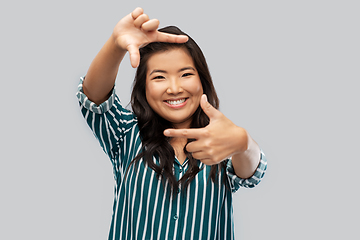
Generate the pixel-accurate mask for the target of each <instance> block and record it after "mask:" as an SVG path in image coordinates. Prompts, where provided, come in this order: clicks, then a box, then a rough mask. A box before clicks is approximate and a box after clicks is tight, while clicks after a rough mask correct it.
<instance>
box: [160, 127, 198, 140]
mask: <svg viewBox="0 0 360 240" xmlns="http://www.w3.org/2000/svg"><path fill="white" fill-rule="evenodd" d="M164 135H165V136H167V137H180V138H192V139H199V137H200V136H201V135H202V130H201V129H166V130H165V131H164Z"/></svg>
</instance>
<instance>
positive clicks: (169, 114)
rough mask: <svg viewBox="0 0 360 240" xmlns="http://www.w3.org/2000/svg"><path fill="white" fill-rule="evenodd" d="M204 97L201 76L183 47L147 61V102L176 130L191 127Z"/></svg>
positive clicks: (156, 55)
mask: <svg viewBox="0 0 360 240" xmlns="http://www.w3.org/2000/svg"><path fill="white" fill-rule="evenodd" d="M202 94H203V88H202V85H201V81H200V77H199V74H198V72H197V70H196V68H195V66H194V63H193V60H192V58H191V57H190V55H189V54H188V53H187V52H186V51H185V50H184V49H182V48H175V49H170V50H168V51H165V52H159V53H155V54H154V55H153V56H151V57H150V58H149V60H148V62H147V73H146V99H147V101H148V103H149V105H150V107H151V108H152V109H153V110H154V111H155V112H156V113H157V114H159V115H160V116H161V117H162V118H164V119H166V120H168V121H170V122H171V123H173V125H174V127H175V128H189V127H190V123H191V121H192V116H193V114H194V113H195V111H196V109H197V108H198V107H199V104H200V98H201V96H202Z"/></svg>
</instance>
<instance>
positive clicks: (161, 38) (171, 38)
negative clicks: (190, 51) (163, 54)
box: [157, 32, 189, 43]
mask: <svg viewBox="0 0 360 240" xmlns="http://www.w3.org/2000/svg"><path fill="white" fill-rule="evenodd" d="M188 40H189V38H188V37H187V36H185V35H175V34H170V33H162V32H159V33H158V35H157V41H158V42H170V43H185V42H187V41H188Z"/></svg>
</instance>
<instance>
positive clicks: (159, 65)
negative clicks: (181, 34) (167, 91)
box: [147, 48, 195, 75]
mask: <svg viewBox="0 0 360 240" xmlns="http://www.w3.org/2000/svg"><path fill="white" fill-rule="evenodd" d="M188 67H192V68H194V69H195V66H194V61H193V59H192V57H191V56H190V54H189V53H188V52H187V50H184V49H183V48H174V49H169V50H166V51H162V52H158V53H154V54H153V55H152V56H151V57H150V58H149V60H148V62H147V75H149V74H150V73H151V72H153V71H154V70H160V71H164V72H170V71H171V72H172V71H179V70H180V69H183V68H188Z"/></svg>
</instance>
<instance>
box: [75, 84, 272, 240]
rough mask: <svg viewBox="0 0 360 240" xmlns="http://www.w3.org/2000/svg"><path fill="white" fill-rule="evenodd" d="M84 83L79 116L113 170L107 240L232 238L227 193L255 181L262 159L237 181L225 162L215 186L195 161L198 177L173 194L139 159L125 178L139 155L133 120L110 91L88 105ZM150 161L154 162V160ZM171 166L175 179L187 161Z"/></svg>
mask: <svg viewBox="0 0 360 240" xmlns="http://www.w3.org/2000/svg"><path fill="white" fill-rule="evenodd" d="M83 80H84V79H83V78H81V80H80V84H79V87H78V92H77V97H78V99H79V102H80V108H81V112H82V114H83V116H84V118H85V120H86V122H87V124H88V125H89V126H90V128H91V130H92V131H93V133H94V135H95V137H96V138H97V139H98V141H99V143H100V145H101V147H102V148H103V150H104V152H105V153H106V154H107V155H108V157H109V158H110V161H111V163H112V165H113V172H114V179H115V190H114V205H113V215H112V221H111V226H110V231H109V238H108V239H109V240H118V239H211V240H213V239H234V224H233V208H232V193H234V192H235V191H237V190H238V189H239V188H240V187H246V188H252V187H254V186H256V185H257V184H258V183H259V182H260V180H261V179H262V177H263V175H264V173H265V170H266V167H267V162H266V159H265V156H264V154H263V153H262V152H261V160H260V163H259V165H258V168H257V170H256V172H255V174H254V175H253V176H252V177H251V178H249V179H241V178H239V177H237V176H236V174H235V172H234V169H233V166H232V164H231V159H227V160H226V161H227V168H226V171H224V170H222V171H221V172H220V175H219V177H218V178H217V179H218V180H217V181H216V182H215V183H214V182H213V181H212V180H210V179H209V173H210V168H211V166H207V165H204V164H203V163H202V162H200V161H198V166H199V168H200V169H201V170H200V172H199V173H198V174H197V175H196V177H195V178H194V179H193V180H192V182H191V183H190V184H189V186H188V187H187V188H186V190H185V191H183V190H182V189H181V188H179V190H178V191H177V194H175V195H173V194H171V192H170V188H169V187H168V183H167V182H165V186H164V185H163V183H162V181H161V180H159V179H158V178H157V177H156V172H155V171H153V170H152V169H151V168H150V167H148V166H147V165H146V164H145V163H144V162H143V161H141V160H140V162H139V164H138V165H137V167H135V165H131V166H130V168H129V170H128V173H127V176H126V178H124V177H125V176H124V175H125V173H126V170H127V169H128V166H129V163H130V162H131V160H132V159H133V158H134V157H135V156H136V155H137V154H138V153H139V152H140V151H141V146H142V145H141V139H140V135H139V128H138V124H137V118H136V116H135V115H134V114H133V113H132V112H131V111H129V110H127V109H125V108H124V107H123V106H122V105H121V103H120V100H119V98H118V97H117V95H116V94H115V87H114V90H113V92H112V95H111V96H110V97H109V99H108V100H107V101H105V102H104V103H102V104H101V105H99V106H97V105H96V104H95V103H93V102H91V101H90V100H89V99H88V98H87V96H86V95H85V94H84V92H83V89H82V82H83ZM153 161H155V163H158V159H157V158H156V157H153ZM173 161H174V165H173V171H174V175H175V177H176V179H177V180H179V179H180V178H181V177H182V176H183V175H184V174H185V173H186V171H187V169H188V167H189V166H188V165H189V164H188V160H185V162H184V163H183V164H180V163H179V161H178V160H177V159H176V157H175V156H174V160H173ZM224 174H225V175H226V178H225V179H226V181H225V184H224V181H223V176H224ZM226 185H227V186H226Z"/></svg>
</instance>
